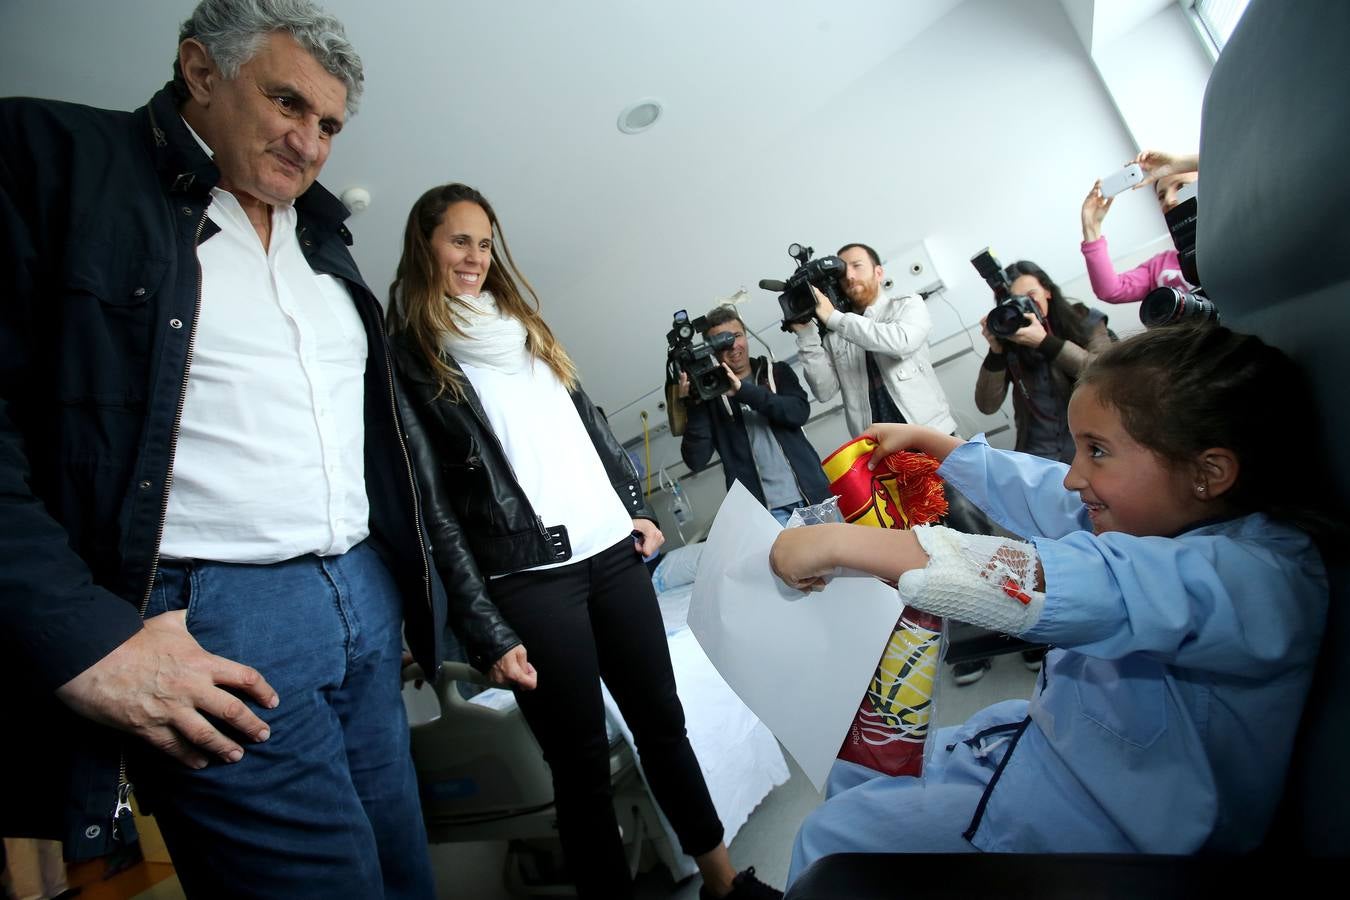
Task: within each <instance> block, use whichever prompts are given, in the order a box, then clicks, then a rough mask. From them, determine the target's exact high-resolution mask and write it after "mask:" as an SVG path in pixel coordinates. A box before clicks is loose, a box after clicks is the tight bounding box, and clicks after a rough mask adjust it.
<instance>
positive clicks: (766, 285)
mask: <svg viewBox="0 0 1350 900" xmlns="http://www.w3.org/2000/svg"><path fill="white" fill-rule="evenodd" d="M814 252H815V250H814V249H812V248H811V247H803V246H802V245H801V244H790V245H789V246H788V255H789V256H791V257H792V258H793V259H794V260H796V262H797V270H796V271H795V272H793V273H792V275H790V276H789V277H788V280H787V281H777V280H775V279H772V278H765V279H763V280H761V281H760V283H759V286H760V287H761V288H763V289H764V290H766V291H782V293H780V294H779V295H778V306H779V308H780V309H782V311H783V324H782V328H783V330H784V331H794V332H795V331H801V330H802V328H804V327H805V326H806V325H808V324H809V323H810V322H811V320H812V319H815V320H816V321H818V322H819V323H820V327H821V328H822V329H823V328H824V327H825V324H824V323H825V320H826V319H828V318H829V317H830V314H831V313H833V312H834V310H836V309H837V310H839V311H840V312H847V311H848V310H849V309H850V308H851V303H850V302H849V299H848V297H847V296H845V295H844V292H843V289H842V288H841V287H840V285H839V279H840V278H841V277H842V276H843V274H844V261H843V260H842V259H840V258H839V257H837V256H822V257H821V258H820V259H811V254H812V253H814Z"/></svg>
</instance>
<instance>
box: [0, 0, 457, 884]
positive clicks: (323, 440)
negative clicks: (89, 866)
mask: <svg viewBox="0 0 1350 900" xmlns="http://www.w3.org/2000/svg"><path fill="white" fill-rule="evenodd" d="M362 77H363V76H362V70H361V61H360V58H359V57H358V56H357V54H356V52H355V50H354V49H353V48H352V47H351V45H350V44H349V43H348V41H347V39H346V37H345V36H344V33H343V28H342V25H341V24H340V23H339V22H337V21H336V20H335V19H333V18H332V17H331V16H328V15H326V14H325V13H324V12H323V11H322V10H320V9H318V8H317V7H315V6H314V5H313V4H312V3H310V2H308V0H204V2H202V3H201V4H200V5H199V6H198V7H197V8H196V9H195V10H194V12H193V14H192V17H191V18H190V19H189V20H188V21H187V22H186V23H185V24H184V26H183V29H182V32H181V35H180V43H179V46H178V54H177V58H176V60H175V64H174V78H173V80H172V81H171V82H170V83H169V84H168V85H167V86H166V87H165V88H164V89H163V90H161V91H160V92H159V93H158V94H156V95H155V96H154V97H153V98H152V99H151V100H150V102H149V103H148V104H147V105H146V106H144V107H141V108H140V109H138V110H136V111H135V112H131V113H126V112H113V111H108V110H99V109H91V108H88V107H82V106H76V105H73V104H67V103H58V102H51V101H38V100H28V99H10V100H4V101H0V650H3V652H0V660H3V662H0V665H3V666H4V667H5V674H6V675H7V676H8V677H7V678H6V679H5V683H6V684H7V685H8V686H9V693H8V697H7V701H6V702H7V710H8V712H9V715H8V716H7V727H6V733H7V734H8V735H9V736H10V739H9V740H6V741H5V742H4V745H5V749H4V751H3V763H4V770H5V771H6V772H7V773H8V775H9V778H8V779H7V783H8V784H9V785H10V787H9V788H7V790H6V794H7V797H6V802H5V803H4V804H3V812H0V817H3V818H2V819H0V830H3V831H4V833H6V834H14V835H17V834H30V835H32V834H41V835H44V836H49V837H60V838H62V839H63V840H64V841H65V843H66V848H67V855H68V856H69V857H71V858H83V857H87V856H93V855H98V854H100V853H106V852H108V851H109V850H111V849H114V848H115V847H116V846H117V843H118V842H119V841H120V842H127V841H129V840H132V839H133V838H134V834H135V832H134V825H133V824H132V820H131V816H130V814H129V798H130V795H131V792H132V786H133V784H134V785H135V793H136V796H137V798H138V799H139V801H140V803H141V804H142V806H144V807H147V808H149V809H150V810H151V811H153V812H154V813H155V814H156V817H157V819H158V821H159V823H160V826H161V829H162V831H163V832H164V836H165V840H166V842H167V844H168V846H169V849H170V853H171V855H172V857H173V861H174V864H175V866H176V868H177V871H178V874H179V876H180V878H181V880H182V883H183V885H184V887H185V888H186V890H187V892H188V893H189V895H191V896H194V897H196V896H216V895H228V896H231V897H262V896H267V897H282V896H284V897H301V896H324V897H431V896H433V895H434V890H433V886H432V879H431V872H430V866H429V863H428V858H427V853H426V836H425V833H424V830H423V826H422V820H421V815H420V810H419V805H418V796H417V785H416V779H415V776H414V773H413V769H412V765H411V760H410V757H409V752H408V731H407V722H406V719H405V715H404V712H403V706H402V703H401V699H400V677H399V672H400V663H401V651H402V642H403V640H404V637H405V634H404V631H405V625H406V639H407V641H408V644H409V646H410V647H411V648H412V651H413V654H414V656H415V657H416V658H417V659H418V661H419V662H421V663H422V664H423V666H424V667H425V668H426V669H427V670H428V671H434V670H435V668H436V661H437V660H439V659H440V647H439V639H440V638H439V635H440V631H441V627H442V624H443V622H444V617H445V613H444V605H445V595H444V591H443V589H442V587H441V584H440V582H439V580H438V578H437V575H436V570H435V567H434V566H432V565H431V564H430V562H429V560H428V559H427V551H426V549H425V548H426V547H427V545H428V536H427V534H426V533H425V530H424V528H423V525H422V521H421V517H420V513H419V510H418V499H417V489H416V485H415V484H414V483H413V481H412V474H411V468H410V465H409V462H408V458H407V455H406V451H405V449H404V447H403V444H402V440H401V424H400V419H399V412H398V404H399V402H400V400H399V397H398V394H397V387H396V385H395V384H394V381H393V379H392V377H391V374H390V373H391V368H390V365H389V361H388V351H387V348H386V343H385V338H384V334H383V331H382V329H381V324H380V322H381V311H380V307H379V304H378V303H377V301H376V298H375V296H374V295H373V294H372V293H371V292H370V290H369V289H368V288H367V287H366V285H365V283H364V282H363V281H362V279H361V276H360V273H359V272H358V271H357V269H356V265H355V263H354V262H353V260H352V257H351V255H350V253H349V251H348V249H347V248H348V245H350V244H351V235H350V233H349V232H348V231H347V229H346V227H345V226H344V225H343V224H342V222H343V219H344V217H345V214H346V211H345V209H344V208H343V206H342V204H341V203H339V202H338V201H337V200H336V199H335V198H334V197H333V196H332V195H331V194H329V193H328V192H327V191H325V190H324V189H323V188H322V187H320V186H319V185H318V184H317V183H316V182H315V179H316V177H317V176H318V174H319V170H320V169H321V168H322V167H323V164H324V162H325V160H326V159H327V157H328V153H329V150H330V148H331V147H332V144H333V141H334V140H335V139H336V138H337V135H338V133H339V132H340V131H341V130H342V128H343V125H344V123H345V122H346V120H347V118H348V116H349V115H351V114H352V112H353V111H354V110H355V108H356V104H357V99H358V97H359V94H360V91H361V85H362Z"/></svg>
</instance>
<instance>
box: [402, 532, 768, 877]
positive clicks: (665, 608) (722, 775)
mask: <svg viewBox="0 0 1350 900" xmlns="http://www.w3.org/2000/svg"><path fill="white" fill-rule="evenodd" d="M701 550H702V544H694V545H691V546H689V547H681V548H679V549H677V550H675V551H672V553H671V554H669V555H668V556H667V557H666V558H665V559H663V560H662V562H661V564H660V565H659V566H657V568H656V571H655V573H654V575H653V579H652V582H653V586H654V587H655V588H656V589H657V598H658V601H659V602H660V605H661V616H662V619H663V621H664V623H665V628H666V640H667V643H668V645H669V648H670V656H671V662H672V664H673V666H674V670H675V681H676V684H677V686H678V690H679V694H680V699H681V701H682V702H683V704H684V710H685V719H686V730H687V731H688V733H689V740H690V743H691V744H692V745H693V748H694V752H695V754H696V755H697V756H698V759H699V764H700V765H701V767H702V769H703V774H704V779H705V780H706V781H707V783H708V790H709V793H710V794H711V795H712V799H713V804H714V805H715V806H716V807H717V812H718V815H719V816H720V817H721V819H722V823H723V826H724V828H725V838H724V839H725V841H726V842H727V843H730V842H731V840H732V838H733V837H735V835H736V832H737V831H738V830H739V829H740V827H741V826H742V825H744V824H745V821H746V819H747V818H748V817H749V815H750V813H751V811H753V810H754V808H755V807H756V806H757V805H759V803H760V801H761V800H763V799H764V797H765V796H767V795H768V793H769V792H770V791H771V790H773V788H774V787H776V786H778V785H780V784H782V783H783V782H785V781H786V780H787V778H788V769H787V763H786V761H785V760H784V759H783V755H782V751H781V750H780V749H779V747H778V742H777V741H776V740H775V739H774V737H773V735H771V734H770V733H769V730H768V729H767V728H766V727H765V726H764V724H763V723H761V722H760V721H759V719H758V718H756V717H755V715H754V714H753V713H751V712H750V710H749V709H747V708H746V707H745V705H744V704H743V703H741V701H740V699H739V698H738V697H737V696H736V695H735V693H733V692H732V690H731V688H729V687H728V686H727V684H726V682H724V681H723V680H722V678H721V676H719V675H718V674H717V671H716V670H715V669H714V668H713V666H712V663H710V662H709V661H708V658H707V656H706V655H704V653H703V650H702V648H700V647H699V645H698V642H697V640H695V638H694V636H693V633H692V632H690V631H689V629H688V626H687V624H686V621H685V620H686V616H687V613H688V609H689V600H690V597H691V595H692V592H693V580H694V573H695V571H696V570H697V567H698V556H699V553H700V552H701ZM441 673H442V677H441V679H440V681H439V683H438V684H437V686H436V688H435V689H434V690H433V689H431V688H430V687H427V686H424V687H422V688H421V689H418V688H416V687H414V684H413V680H414V679H415V678H416V677H417V676H418V675H420V673H419V672H417V671H416V670H415V668H414V669H412V670H410V671H409V672H408V673H407V674H406V676H405V677H407V678H408V679H409V683H408V684H405V688H404V703H405V705H406V706H407V708H408V717H409V721H410V723H411V728H412V732H411V735H412V754H413V762H414V765H415V767H416V769H417V776H418V782H419V786H420V790H421V798H422V811H423V817H424V819H425V821H426V825H427V838H428V840H429V841H431V842H432V843H446V842H455V841H507V842H508V851H507V858H506V871H505V873H504V875H503V879H504V883H505V884H506V886H507V887H508V888H509V889H511V890H512V891H513V892H515V893H518V894H524V895H532V896H548V895H556V894H567V893H570V892H571V891H570V888H569V887H568V886H566V884H565V879H564V878H563V876H562V867H561V856H560V853H559V850H558V844H557V827H556V821H555V816H554V809H553V788H552V782H551V779H550V776H549V771H548V766H547V764H546V763H545V762H544V760H543V756H542V755H541V753H540V750H539V745H538V744H537V743H536V742H535V740H534V737H533V735H532V734H531V733H530V730H529V727H528V726H527V725H526V724H525V720H524V717H523V716H522V715H521V713H520V710H519V708H518V707H517V706H516V704H515V698H514V695H513V694H512V693H511V692H509V691H504V690H499V689H495V688H492V687H491V686H490V685H489V684H488V682H487V681H486V679H484V678H483V676H482V675H480V674H479V673H478V672H476V671H475V670H474V669H472V668H471V667H469V666H468V665H466V664H464V663H458V662H447V663H445V664H443V666H442V670H441ZM602 689H603V686H602ZM604 699H605V709H606V713H607V719H608V721H609V725H610V735H611V742H610V774H611V780H612V781H613V784H614V805H615V811H616V813H617V814H618V819H619V825H620V828H621V830H622V832H623V838H624V844H625V849H626V851H627V854H628V860H629V867H630V870H632V871H633V872H634V873H636V872H637V871H638V870H639V869H642V868H645V867H647V865H649V864H650V863H652V861H653V860H655V861H659V862H661V863H663V864H664V865H665V866H666V868H667V869H669V871H670V873H671V876H672V877H673V878H674V879H675V880H676V881H679V880H682V879H684V878H686V877H688V876H690V875H692V874H694V872H695V871H696V867H695V865H694V861H693V860H692V859H691V858H689V857H688V856H685V855H684V854H682V853H681V852H680V849H679V842H678V840H677V839H676V837H675V835H674V833H673V832H672V831H671V829H670V825H669V823H667V822H666V820H665V817H664V816H663V815H662V814H661V813H660V811H659V810H658V808H657V806H656V804H655V802H654V800H653V799H652V797H651V794H650V792H649V791H648V789H647V786H646V782H645V781H644V779H643V775H642V770H641V763H640V761H639V760H638V759H637V758H636V752H635V750H634V748H633V739H632V734H631V733H630V732H629V731H628V728H627V726H626V725H625V724H624V722H623V718H622V716H620V715H619V711H618V707H617V705H616V704H615V702H614V700H613V698H612V697H611V696H610V694H609V692H608V690H605V691H604Z"/></svg>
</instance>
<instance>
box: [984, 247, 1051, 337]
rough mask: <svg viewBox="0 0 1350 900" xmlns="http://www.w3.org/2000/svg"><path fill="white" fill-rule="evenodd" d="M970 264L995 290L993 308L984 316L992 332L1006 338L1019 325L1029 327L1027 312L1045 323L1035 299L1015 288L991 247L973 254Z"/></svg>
mask: <svg viewBox="0 0 1350 900" xmlns="http://www.w3.org/2000/svg"><path fill="white" fill-rule="evenodd" d="M970 264H971V265H972V266H974V267H975V271H976V272H979V273H980V277H981V278H983V279H984V283H985V284H987V285H989V289H990V290H992V291H993V292H994V309H993V311H992V312H990V313H989V316H988V318H986V319H985V324H986V325H988V326H989V331H990V333H991V334H993V335H994V336H995V337H998V338H1003V339H1005V340H1006V339H1007V338H1010V337H1012V336H1013V335H1014V334H1016V333H1017V331H1018V330H1019V329H1021V328H1024V327H1026V324H1027V319H1026V317H1027V316H1028V315H1031V316H1034V317H1035V318H1036V320H1037V321H1038V322H1040V323H1041V324H1042V325H1044V324H1045V317H1044V316H1042V315H1041V310H1040V308H1039V307H1038V306H1036V301H1034V300H1032V299H1031V298H1030V297H1028V296H1027V295H1026V294H1014V293H1013V292H1012V280H1011V279H1010V278H1008V273H1007V271H1006V270H1005V269H1004V268H1003V266H1001V265H999V262H998V260H997V259H996V258H995V257H994V254H992V253H990V252H989V248H988V247H985V248H984V249H983V250H981V251H980V252H979V253H976V254H975V255H974V256H972V257H971V258H970Z"/></svg>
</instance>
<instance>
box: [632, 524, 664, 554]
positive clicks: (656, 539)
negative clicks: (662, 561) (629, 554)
mask: <svg viewBox="0 0 1350 900" xmlns="http://www.w3.org/2000/svg"><path fill="white" fill-rule="evenodd" d="M638 534H641V535H642V537H641V538H639V537H638ZM665 542H666V536H665V535H664V534H662V533H661V529H660V528H657V527H656V523H655V522H653V521H652V520H651V519H634V520H633V549H634V550H636V551H637V553H638V555H639V556H643V557H646V556H651V555H652V554H653V553H655V552H656V551H657V550H660V549H661V545H662V544H664V543H665Z"/></svg>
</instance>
